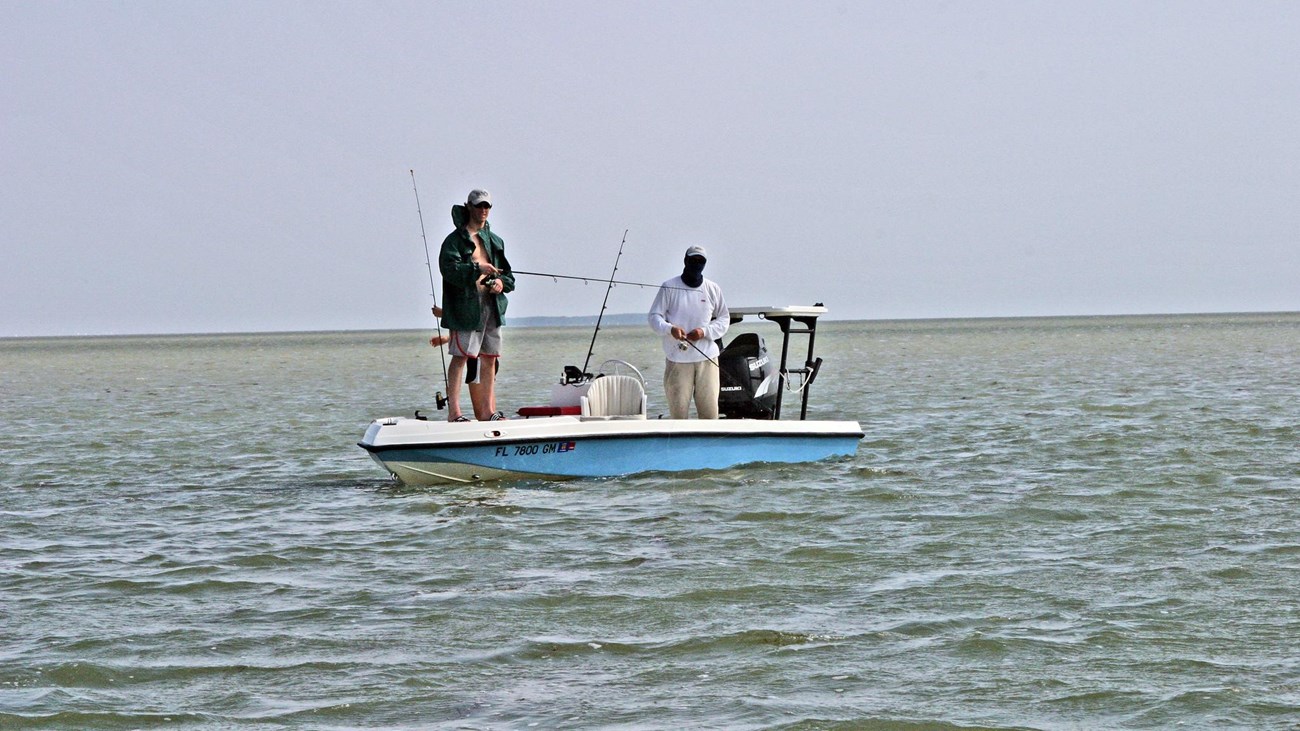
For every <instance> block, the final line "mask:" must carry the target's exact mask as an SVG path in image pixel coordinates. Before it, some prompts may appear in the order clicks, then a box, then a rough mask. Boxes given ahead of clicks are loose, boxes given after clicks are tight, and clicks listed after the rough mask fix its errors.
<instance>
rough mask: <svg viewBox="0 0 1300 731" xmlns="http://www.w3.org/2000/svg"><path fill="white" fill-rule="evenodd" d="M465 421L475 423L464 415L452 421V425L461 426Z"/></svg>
mask: <svg viewBox="0 0 1300 731" xmlns="http://www.w3.org/2000/svg"><path fill="white" fill-rule="evenodd" d="M465 421H473V419H471V418H469V417H468V416H465V415H464V414H461V415H460V416H457V417H456V418H455V419H452V420H451V423H453V424H459V423H461V422H465Z"/></svg>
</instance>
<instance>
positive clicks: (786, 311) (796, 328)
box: [731, 302, 826, 421]
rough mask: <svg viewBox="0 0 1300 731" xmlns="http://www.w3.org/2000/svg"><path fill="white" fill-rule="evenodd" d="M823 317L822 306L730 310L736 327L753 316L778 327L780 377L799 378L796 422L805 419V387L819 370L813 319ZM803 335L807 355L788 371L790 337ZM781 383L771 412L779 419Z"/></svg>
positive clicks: (785, 379) (782, 378) (732, 322)
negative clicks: (814, 354)
mask: <svg viewBox="0 0 1300 731" xmlns="http://www.w3.org/2000/svg"><path fill="white" fill-rule="evenodd" d="M824 314H826V307H825V305H823V304H822V303H820V302H818V303H817V304H815V305H813V306H811V307H809V306H794V307H737V308H735V309H732V310H731V324H733V325H734V324H736V323H738V322H740V321H741V320H743V319H745V317H746V316H748V315H757V316H758V317H759V318H761V319H764V320H770V321H772V322H775V323H776V324H777V325H779V326H780V327H781V335H782V337H781V366H780V370H779V371H778V372H779V373H780V374H781V380H782V381H784V382H785V383H789V381H790V375H791V374H798V375H800V376H802V378H801V381H800V383H801V386H800V389H799V390H801V391H802V392H803V397H802V399H801V403H800V405H799V420H800V421H803V420H805V419H807V418H808V387H809V386H811V385H812V382H813V381H814V380H816V378H817V373H818V371H820V370H821V367H822V359H821V358H813V348H814V346H815V345H816V340H817V318H818V317H821V316H822V315H824ZM791 335H807V336H808V354H807V357H805V358H804V363H803V366H802V367H801V368H789V367H788V366H787V360H788V358H789V355H790V336H791ZM785 383H782V384H780V386H781V387H779V388H777V391H776V407H775V408H774V409H773V410H772V418H773V419H780V418H781V398H782V396H784V394H785V388H784V385H785Z"/></svg>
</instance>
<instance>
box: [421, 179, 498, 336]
mask: <svg viewBox="0 0 1300 731" xmlns="http://www.w3.org/2000/svg"><path fill="white" fill-rule="evenodd" d="M466 220H467V216H466V211H465V206H464V204H457V205H454V206H452V207H451V221H452V223H454V224H456V230H455V231H452V232H451V233H450V234H447V238H445V239H443V240H442V250H441V251H440V252H439V253H438V271H439V272H441V273H442V326H443V327H445V328H447V329H448V330H477V329H478V327H479V322H480V321H481V319H482V316H483V311H482V307H481V306H480V305H479V297H478V288H477V287H475V286H474V285H475V283H477V282H478V280H479V279H480V278H481V277H482V275H481V274H479V270H478V265H477V264H475V263H474V260H473V258H472V257H473V256H474V241H473V239H471V238H470V236H469V233H468V232H466V231H465V221H466ZM479 237H480V238H482V239H483V249H484V250H485V251H486V252H487V255H488V260H489V261H490V262H492V266H494V267H496V268H497V269H500V270H501V275H500V276H501V283H502V284H503V285H505V289H504V290H503V291H502V292H501V294H498V295H495V297H496V306H497V308H496V309H497V316H498V317H499V318H500V322H499V323H498V324H500V325H504V324H506V294H505V293H506V292H513V291H514V290H515V275H514V273H513V272H512V271H511V269H510V262H509V261H508V260H507V259H506V242H504V241H502V240H501V237H500V236H497V235H496V234H494V233H492V229H491V228H490V227H489V226H488V224H487V222H484V224H483V229H482V230H481V231H479Z"/></svg>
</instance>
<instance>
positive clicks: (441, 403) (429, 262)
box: [411, 170, 451, 411]
mask: <svg viewBox="0 0 1300 731" xmlns="http://www.w3.org/2000/svg"><path fill="white" fill-rule="evenodd" d="M411 189H412V190H414V191H415V212H416V213H417V214H419V216H420V239H421V240H423V241H424V266H425V268H427V269H428V270H429V296H430V297H433V309H435V310H436V309H438V290H437V285H435V284H434V283H433V258H432V257H431V256H429V237H428V236H426V235H425V233H424V211H423V210H421V209H420V189H419V187H417V186H416V184H415V171H414V170H412V171H411ZM433 327H434V332H435V333H436V334H437V336H438V337H437V339H438V358H439V359H440V360H441V361H442V387H443V388H444V389H446V390H448V391H450V390H451V386H450V385H449V384H448V382H447V354H446V353H444V352H443V349H442V345H443V344H442V324H441V323H440V322H439V321H438V316H437V313H436V312H435V313H434V318H433ZM434 402H435V403H436V404H437V405H438V410H439V411H441V410H442V409H443V408H445V407H446V406H447V397H446V396H443V395H442V391H437V392H435V394H434Z"/></svg>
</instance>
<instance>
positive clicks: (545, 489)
mask: <svg viewBox="0 0 1300 731" xmlns="http://www.w3.org/2000/svg"><path fill="white" fill-rule="evenodd" d="M760 331H761V330H760ZM767 334H768V335H769V345H771V344H772V342H771V341H772V336H771V333H770V332H769V333H767ZM590 335H591V334H590V331H584V330H580V329H536V330H533V329H516V330H508V333H507V337H508V340H507V344H506V353H507V357H506V359H505V361H504V363H503V367H502V374H501V379H502V383H501V389H500V391H501V399H500V400H501V405H502V406H503V407H504V408H506V409H507V410H511V409H513V408H517V407H519V406H524V405H530V404H537V403H541V402H543V401H544V400H545V397H546V394H547V392H548V389H549V386H550V384H551V383H552V382H553V381H555V380H557V379H558V376H559V373H560V366H562V365H564V364H565V363H574V364H578V365H580V364H581V362H582V360H583V358H584V356H585V354H586V350H587V345H588V342H589V339H590ZM424 337H425V334H423V333H404V332H387V333H323V334H287V335H286V334H275V335H249V336H236V335H230V336H185V337H156V338H150V337H130V338H98V339H96V338H72V339H43V340H42V339H37V340H0V728H4V729H11V728H12V729H29V728H32V729H83V728H86V729H88V728H94V729H135V728H186V729H199V728H203V729H287V728H303V729H379V728H383V729H430V728H439V729H514V728H518V729H526V728H601V729H669V728H673V729H675V728H700V729H704V728H710V729H712V728H726V729H906V730H908V731H914V730H916V729H966V728H1041V729H1079V728H1098V729H1114V728H1162V729H1163V728H1171V727H1178V726H1181V727H1185V728H1278V729H1294V728H1297V727H1298V724H1300V656H1298V654H1297V651H1296V648H1297V647H1300V600H1298V599H1297V591H1296V587H1297V586H1300V439H1298V437H1300V377H1297V376H1296V375H1295V374H1294V372H1295V370H1296V367H1295V366H1296V364H1297V363H1300V315H1296V314H1285V315H1251V316H1199V317H1190V316H1189V317H1150V318H1084V319H1042V320H981V321H945V322H937V321H936V322H885V323H825V324H824V330H823V332H821V333H820V334H819V336H818V353H819V355H821V356H823V357H824V358H825V359H826V366H825V368H824V370H823V372H822V375H821V377H820V378H819V380H818V382H817V383H816V384H815V385H814V388H813V408H812V409H811V411H812V414H811V415H812V416H815V417H817V418H852V419H857V420H859V421H861V423H862V425H863V427H864V430H865V432H866V434H867V437H866V438H865V439H864V440H863V442H862V444H861V447H860V449H859V450H858V453H857V455H856V456H855V457H854V458H852V459H849V460H841V461H834V462H829V463H824V464H815V465H797V466H756V467H750V468H744V469H734V470H726V471H719V472H701V473H695V474H688V475H673V476H665V475H640V476H635V477H631V478H625V479H615V480H588V481H575V482H564V483H546V482H527V483H514V484H503V485H479V486H470V487H460V488H454V489H410V488H402V487H400V486H397V485H394V484H393V483H391V482H390V481H388V479H387V477H386V476H385V474H384V473H383V471H382V470H380V469H379V468H378V467H376V466H375V465H374V464H373V463H372V462H371V461H370V460H369V458H368V457H366V455H365V453H364V452H363V451H362V450H360V449H359V448H357V447H356V446H355V442H356V440H357V439H358V438H360V435H361V433H362V431H363V430H364V428H365V425H366V424H367V423H368V422H369V420H370V419H372V418H375V417H380V416H388V415H403V414H409V413H411V412H412V411H413V410H414V409H416V408H422V409H426V410H428V409H430V408H431V403H432V395H431V394H432V391H433V390H435V389H439V388H442V384H441V377H440V376H439V375H438V371H439V363H438V357H437V351H434V350H432V349H430V348H428V347H427V345H424V344H423V338H424ZM597 346H598V348H597V353H596V355H595V356H594V357H593V365H595V364H596V363H598V362H599V361H600V360H602V359H604V358H609V357H621V358H624V359H627V360H629V361H631V362H633V363H634V364H636V365H638V366H639V367H641V368H642V370H643V371H645V372H646V374H647V376H648V380H649V382H650V388H649V391H650V399H651V411H652V412H654V411H656V409H657V410H662V409H663V399H662V389H661V387H660V385H659V383H658V380H659V375H660V372H661V361H660V358H661V356H660V354H659V351H658V343H657V342H656V341H655V340H654V339H653V337H651V336H649V334H648V332H647V331H644V330H643V329H641V328H610V329H607V330H605V331H602V333H601V337H600V340H599V341H598V343H597ZM787 413H788V412H787Z"/></svg>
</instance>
